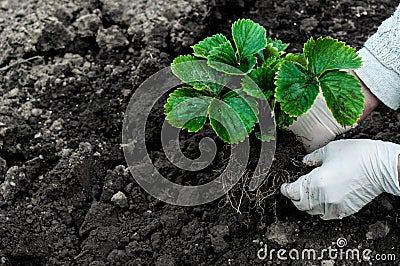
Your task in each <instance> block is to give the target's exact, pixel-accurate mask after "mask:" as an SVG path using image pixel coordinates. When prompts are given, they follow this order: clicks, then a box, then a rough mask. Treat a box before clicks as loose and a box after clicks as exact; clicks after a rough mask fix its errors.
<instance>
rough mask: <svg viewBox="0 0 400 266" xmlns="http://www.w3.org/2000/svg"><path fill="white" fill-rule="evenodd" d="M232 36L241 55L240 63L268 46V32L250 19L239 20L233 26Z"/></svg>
mask: <svg viewBox="0 0 400 266" xmlns="http://www.w3.org/2000/svg"><path fill="white" fill-rule="evenodd" d="M232 36H233V40H234V41H235V45H236V48H237V50H238V54H239V61H242V59H244V58H246V57H248V56H251V55H253V54H256V53H258V52H259V51H260V50H262V49H264V48H265V46H266V45H267V37H266V30H265V28H264V27H263V26H261V25H260V24H258V23H255V22H253V21H251V20H250V19H239V20H237V21H236V22H235V23H233V25H232Z"/></svg>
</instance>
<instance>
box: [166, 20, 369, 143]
mask: <svg viewBox="0 0 400 266" xmlns="http://www.w3.org/2000/svg"><path fill="white" fill-rule="evenodd" d="M232 38H233V43H234V45H232V42H231V41H230V40H229V39H228V38H227V37H225V36H224V35H222V34H215V35H213V36H211V37H208V38H206V39H204V40H203V41H201V42H199V43H198V44H196V45H194V46H192V48H193V54H192V55H182V56H179V57H177V58H176V59H175V60H174V61H173V63H172V65H171V68H172V72H173V73H174V75H175V76H177V77H178V78H179V79H180V80H182V82H183V83H185V84H186V85H184V86H182V87H180V88H178V89H176V90H175V91H174V92H172V93H171V94H170V95H169V98H168V101H167V103H166V104H165V113H166V119H167V120H168V122H169V123H170V124H171V125H172V126H175V127H178V128H182V129H187V130H188V131H189V132H197V131H199V130H200V129H201V128H202V127H203V125H204V124H205V123H206V121H207V120H209V122H210V124H211V126H212V128H213V129H214V131H215V133H216V134H217V135H218V136H219V137H220V138H221V139H222V140H223V141H225V142H227V143H231V144H233V143H239V142H242V141H244V140H245V139H246V137H248V136H249V134H250V133H251V132H252V131H253V130H254V128H255V125H256V124H257V123H258V122H259V117H258V115H259V108H258V107H259V105H260V102H262V101H268V103H269V105H270V106H271V108H272V110H273V116H274V121H275V124H276V125H277V126H278V127H281V128H285V127H288V126H289V125H291V124H292V123H293V122H294V121H295V120H296V118H297V117H298V116H301V115H303V114H305V113H306V112H307V111H308V110H309V109H310V108H311V107H312V105H313V103H314V101H315V99H316V98H317V96H318V94H319V93H320V92H322V95H323V97H324V98H325V101H326V103H327V106H328V108H329V109H330V110H331V111H332V114H333V116H334V118H335V119H336V121H337V122H338V123H339V124H340V125H342V126H348V125H353V124H355V123H356V122H357V120H358V119H359V118H360V116H361V114H362V111H363V107H364V95H363V93H362V92H361V85H360V84H359V81H358V80H357V78H356V77H354V76H353V75H351V74H349V73H348V72H347V71H348V70H354V69H357V68H359V67H361V64H362V62H361V57H359V55H358V54H357V52H356V51H355V50H354V49H353V48H351V47H350V46H347V45H346V44H345V43H343V42H340V41H338V40H336V39H333V38H329V37H324V38H322V37H320V38H318V39H316V40H315V39H313V38H310V39H309V40H308V41H307V42H306V43H305V44H304V49H303V53H297V54H292V53H286V52H285V51H286V49H287V47H288V46H289V44H285V43H283V42H282V41H281V40H276V39H275V40H273V39H271V38H267V37H266V30H265V28H264V27H262V26H261V25H259V24H257V23H255V22H253V21H251V20H249V19H240V20H238V21H236V22H235V23H233V25H232ZM235 77H236V78H237V77H239V78H240V86H238V87H237V88H234V89H228V88H227V84H228V83H229V82H230V81H232V79H234V78H235ZM260 111H262V110H260ZM256 136H257V137H258V138H259V139H261V140H263V141H269V140H271V136H268V134H267V135H265V134H262V133H261V132H256Z"/></svg>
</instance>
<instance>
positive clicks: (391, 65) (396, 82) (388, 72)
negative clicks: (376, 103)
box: [355, 6, 400, 109]
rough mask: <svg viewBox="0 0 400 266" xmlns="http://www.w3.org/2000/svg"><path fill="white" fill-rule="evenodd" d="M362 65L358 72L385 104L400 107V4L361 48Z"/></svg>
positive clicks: (360, 77) (366, 84) (361, 78)
mask: <svg viewBox="0 0 400 266" xmlns="http://www.w3.org/2000/svg"><path fill="white" fill-rule="evenodd" d="M359 54H360V55H361V57H362V58H363V66H362V67H361V68H360V69H357V70H356V71H355V73H356V74H357V76H358V77H359V79H360V80H362V81H363V83H364V84H365V86H366V87H368V88H369V89H370V91H371V92H372V93H373V94H374V95H375V96H376V97H377V98H378V99H379V100H380V101H381V102H383V103H384V104H385V105H387V106H388V107H390V108H392V109H397V108H399V107H400V6H399V7H398V8H397V10H396V11H395V13H394V14H393V15H392V16H391V17H390V18H388V19H387V20H385V21H384V22H383V23H382V25H381V26H380V27H379V28H378V31H377V32H376V33H375V34H374V35H372V36H371V37H370V38H369V39H368V40H367V41H366V42H365V44H364V48H362V49H361V50H360V51H359Z"/></svg>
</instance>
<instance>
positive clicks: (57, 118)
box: [0, 0, 400, 266]
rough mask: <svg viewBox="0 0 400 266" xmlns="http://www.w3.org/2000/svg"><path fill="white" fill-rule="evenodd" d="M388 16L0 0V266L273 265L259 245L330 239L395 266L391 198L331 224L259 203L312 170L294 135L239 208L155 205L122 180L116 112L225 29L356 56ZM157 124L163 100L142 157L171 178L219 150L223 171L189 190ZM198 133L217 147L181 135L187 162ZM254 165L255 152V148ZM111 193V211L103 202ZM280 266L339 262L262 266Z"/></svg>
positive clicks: (305, 7) (92, 0)
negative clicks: (338, 46) (323, 40)
mask: <svg viewBox="0 0 400 266" xmlns="http://www.w3.org/2000/svg"><path fill="white" fill-rule="evenodd" d="M396 5H397V3H396V2H395V1H389V0H368V1H349V0H340V1H339V0H336V1H316V0H306V1H298V0H284V1H283V0H281V1H262V0H259V1H244V0H237V1H235V0H214V1H205V0H196V1H184V0H172V1H163V0H154V1H146V0H134V1H128V0H123V1H108V0H88V1H80V0H73V1H68V0H59V1H56V2H54V1H36V0H26V1H11V0H4V1H1V2H0V265H92V266H94V265H255V264H256V265H257V264H267V261H260V260H259V259H257V251H258V250H259V249H260V248H261V247H262V244H263V243H264V244H265V243H267V244H268V247H269V248H279V247H281V246H283V247H284V248H287V249H288V250H289V249H290V248H298V249H302V248H315V249H317V250H321V249H323V248H327V247H329V246H331V245H332V242H335V241H336V240H337V239H338V238H339V237H344V238H346V239H347V242H348V245H347V246H348V247H350V248H357V247H358V248H362V249H365V248H369V249H371V250H374V251H375V252H377V253H396V252H397V261H396V262H393V261H391V262H388V263H387V265H395V264H396V265H397V264H398V263H399V261H400V253H399V251H400V240H399V235H400V223H399V222H398V216H399V214H400V210H399V208H398V207H397V206H399V203H400V201H399V199H397V198H395V197H392V196H389V195H382V196H380V197H379V198H378V199H376V200H374V201H373V202H372V203H371V204H369V205H368V206H366V207H365V208H364V209H363V210H362V211H361V212H359V213H358V214H356V215H354V216H351V217H348V218H345V219H343V220H341V221H329V222H326V221H322V220H320V219H319V218H317V217H311V216H309V215H307V214H305V213H302V212H299V211H297V210H296V209H295V208H294V207H293V206H292V204H291V202H290V201H289V200H286V199H285V198H284V197H283V196H280V195H279V194H278V195H274V196H271V197H268V198H266V199H263V197H265V196H267V194H268V192H270V191H269V187H270V185H271V182H272V180H278V181H282V180H294V179H296V178H297V177H299V176H301V175H302V174H304V173H306V172H307V171H308V170H309V169H307V168H306V167H304V166H302V165H301V158H302V156H304V154H305V152H304V150H303V149H302V147H301V145H300V144H299V143H298V142H297V141H296V140H295V138H294V137H293V135H292V134H290V133H288V132H279V136H278V147H277V153H276V160H275V162H274V165H273V167H272V168H271V176H270V179H269V181H267V182H266V183H265V184H264V185H263V186H262V187H261V188H260V190H258V191H257V193H250V194H248V195H244V196H243V198H242V202H241V204H240V203H239V200H240V198H241V193H242V192H243V190H241V186H242V185H243V183H239V184H238V185H237V186H236V187H235V188H234V189H233V190H232V191H231V192H230V193H229V196H227V197H224V198H222V199H220V200H218V201H215V202H212V203H209V204H206V205H202V206H198V207H177V206H172V205H168V204H165V203H163V202H160V201H158V200H156V199H154V198H152V197H151V196H149V195H148V194H147V193H146V192H144V191H143V190H142V189H141V188H140V186H138V184H137V183H136V182H135V180H134V179H133V178H132V176H131V175H130V173H129V171H128V169H127V167H126V162H125V160H124V157H123V153H122V149H121V145H120V144H121V129H122V121H123V117H124V112H125V110H126V107H127V104H128V102H129V99H130V96H131V95H132V94H133V92H134V91H135V89H136V88H137V87H138V86H139V85H140V84H141V82H143V81H144V80H145V79H146V78H148V77H149V76H150V75H151V74H153V73H155V72H156V71H157V70H160V69H162V68H163V67H166V66H168V65H169V64H170V62H171V61H172V59H173V58H175V57H176V56H177V55H178V54H182V53H188V52H189V51H190V45H193V44H194V43H196V42H197V41H199V40H201V39H202V38H204V37H205V36H208V35H210V34H213V33H217V32H223V33H228V32H229V31H230V25H231V23H232V22H233V21H234V20H235V19H237V18H241V17H245V18H251V19H253V20H255V21H257V22H259V23H261V24H263V25H264V26H266V28H267V29H268V33H269V35H270V36H271V37H278V38H281V39H282V40H283V41H285V42H289V43H292V46H291V51H299V50H300V49H301V48H302V44H303V43H304V42H305V40H306V39H308V38H309V37H310V36H314V37H318V36H326V35H329V36H332V37H336V38H339V39H341V40H343V41H346V42H347V43H349V44H350V45H352V46H354V47H356V48H360V47H361V46H362V43H363V42H364V41H365V40H366V39H367V37H368V36H369V35H371V34H372V33H374V32H375V30H376V28H377V26H379V24H380V22H381V21H382V20H384V19H385V18H387V17H389V16H390V14H392V13H393V11H394V9H395V7H396ZM162 113H163V110H162V105H159V107H158V108H155V110H154V115H153V116H152V117H151V118H150V120H149V121H148V128H149V129H151V130H149V132H148V147H149V149H150V150H151V156H152V159H153V161H154V164H155V165H157V166H158V167H159V170H160V171H161V172H164V173H166V174H167V175H169V177H170V178H171V179H174V180H175V181H176V182H189V183H196V182H203V181H204V180H207V178H209V177H210V176H212V174H213V173H214V172H215V171H218V170H220V169H222V168H223V167H224V165H223V163H221V162H223V161H224V160H223V158H226V157H227V156H229V153H227V152H226V150H227V149H226V145H223V144H222V143H220V142H218V140H216V141H217V143H218V146H219V153H218V157H217V158H219V160H218V162H216V163H215V164H214V166H213V167H212V169H211V168H210V169H208V172H207V171H206V172H202V173H199V175H201V176H197V177H196V178H195V179H194V180H196V181H195V182H194V181H187V180H186V181H185V180H184V175H185V173H184V172H182V171H179V169H175V168H173V167H171V166H170V165H169V164H168V162H167V161H166V159H165V156H163V154H162V150H161V147H160V145H159V144H158V143H159V137H158V134H159V130H160V128H159V126H158V125H160V121H161V122H162V121H163V119H164V118H163V115H162ZM399 120H400V113H399V112H395V111H391V110H389V109H387V108H385V107H380V108H379V109H378V110H377V111H376V112H374V113H373V114H372V115H371V116H370V117H369V118H368V119H367V120H366V121H365V122H364V123H363V124H362V125H361V126H360V127H358V128H357V129H355V130H353V131H351V132H349V133H347V134H346V135H345V136H343V137H345V138H372V139H382V140H387V141H392V142H395V143H400V133H399V132H400V122H399ZM206 135H207V136H211V137H213V138H215V136H214V135H213V134H212V132H211V131H209V130H204V131H202V132H200V133H199V134H188V133H183V134H182V136H181V139H182V143H181V146H182V148H183V151H184V153H185V154H186V155H187V156H188V157H191V158H195V157H196V156H198V154H199V150H198V147H197V143H198V140H199V139H201V138H202V137H204V136H206ZM255 142H256V141H255V140H254V139H252V143H253V144H254V143H255ZM252 155H253V156H252V157H257V149H256V148H254V149H253V150H252ZM119 191H120V192H122V193H123V194H124V195H125V197H126V199H125V198H124V197H123V195H122V194H121V193H118V192H119ZM274 192H276V191H274ZM116 194H118V195H116ZM275 194H276V193H275ZM114 195H116V197H117V196H119V198H118V199H119V200H113V201H111V198H112V197H113V196H114ZM121 195H122V196H121ZM114 199H115V198H114ZM277 221H280V222H277ZM367 233H368V234H367ZM367 236H368V237H367ZM341 262H342V264H343V263H345V264H346V265H353V264H356V262H354V261H348V262H345V261H343V260H342V261H341ZM277 263H280V264H282V265H292V264H293V265H305V264H308V265H320V264H321V263H323V264H324V265H333V264H332V263H333V261H308V262H305V261H300V262H293V261H280V262H279V261H275V260H273V261H270V262H269V263H268V264H273V265H274V264H277ZM374 264H375V265H384V263H382V262H374Z"/></svg>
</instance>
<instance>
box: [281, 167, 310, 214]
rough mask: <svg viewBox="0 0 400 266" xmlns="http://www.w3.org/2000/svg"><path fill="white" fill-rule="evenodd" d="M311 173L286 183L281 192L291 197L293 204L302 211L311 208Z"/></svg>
mask: <svg viewBox="0 0 400 266" xmlns="http://www.w3.org/2000/svg"><path fill="white" fill-rule="evenodd" d="M310 181H311V178H310V174H308V175H303V176H301V177H300V178H299V179H297V180H296V181H295V182H293V183H285V184H283V185H282V186H281V193H282V194H283V195H284V196H286V197H287V198H289V199H291V200H292V202H293V204H294V205H295V206H296V208H297V209H299V210H300V211H308V210H310V209H311V204H310V198H309V193H310V192H309V190H310Z"/></svg>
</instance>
